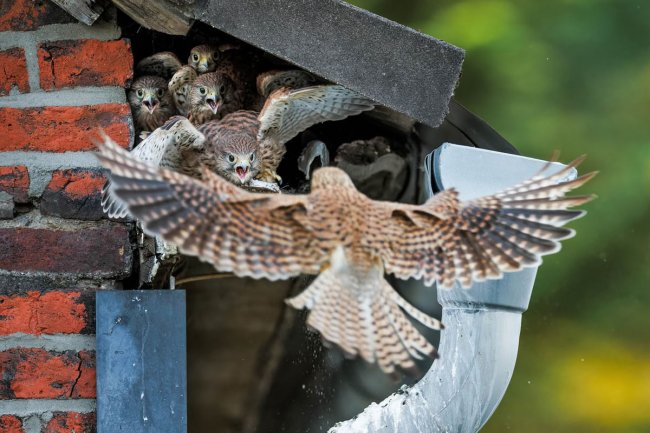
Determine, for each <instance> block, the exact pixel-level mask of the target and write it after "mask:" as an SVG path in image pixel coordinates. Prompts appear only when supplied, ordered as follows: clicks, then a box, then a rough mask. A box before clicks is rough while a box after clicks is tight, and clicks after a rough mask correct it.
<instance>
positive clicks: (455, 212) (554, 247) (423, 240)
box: [379, 158, 597, 288]
mask: <svg viewBox="0 0 650 433" xmlns="http://www.w3.org/2000/svg"><path fill="white" fill-rule="evenodd" d="M580 162H582V158H580V159H577V160H575V161H573V162H572V163H571V164H569V165H568V166H566V167H564V168H563V169H561V170H559V171H557V172H555V173H551V174H547V175H544V173H545V172H547V171H548V168H549V167H546V169H545V170H544V171H543V172H542V173H540V174H539V175H537V176H535V177H533V178H531V179H530V180H528V181H525V182H523V183H521V184H519V185H517V186H514V187H512V188H508V189H506V190H504V191H502V192H500V193H497V194H494V195H491V196H486V197H481V198H477V199H474V200H469V201H465V202H459V201H458V199H457V193H456V192H455V191H454V190H453V189H450V190H446V191H443V192H442V193H440V194H437V195H436V196H434V197H432V198H431V199H430V200H429V201H428V202H427V203H425V204H423V205H421V206H409V205H393V206H394V210H393V212H392V219H391V225H392V229H391V230H387V233H388V234H389V236H390V239H388V240H387V241H386V243H385V245H383V246H381V247H379V248H380V250H381V253H380V255H381V257H382V260H383V262H384V266H385V269H386V272H389V273H393V274H395V276H397V277H398V278H403V279H408V278H417V279H423V280H424V282H425V284H427V285H431V284H433V282H434V281H437V282H438V286H440V287H442V288H451V287H452V286H453V285H454V282H455V281H458V282H459V283H460V284H461V286H462V287H469V286H470V285H471V284H472V282H474V281H484V280H486V279H496V278H500V277H501V276H502V275H503V273H504V272H513V271H517V270H520V269H522V268H524V267H531V266H537V265H539V264H540V263H541V256H544V255H547V254H551V253H554V252H556V251H558V250H559V249H560V246H561V245H560V241H562V240H564V239H568V238H570V237H572V236H573V235H574V231H573V230H572V229H568V228H565V227H562V226H563V225H564V224H566V223H567V222H569V221H572V220H574V219H576V218H579V217H581V216H583V215H584V214H585V212H584V211H580V210H571V209H569V208H571V207H574V206H580V205H582V204H584V203H586V202H588V201H590V200H591V199H593V198H594V197H593V196H591V195H583V196H573V197H567V196H565V194H566V193H567V192H569V191H571V190H573V189H575V188H578V187H580V186H582V185H583V184H585V183H586V182H587V181H589V180H590V179H592V178H593V177H594V176H595V175H596V174H597V173H596V172H593V173H589V174H586V175H583V176H581V177H578V178H577V179H574V180H564V179H566V176H567V174H568V172H569V171H570V170H571V169H572V168H573V167H575V166H577V165H578V164H579V163H580Z"/></svg>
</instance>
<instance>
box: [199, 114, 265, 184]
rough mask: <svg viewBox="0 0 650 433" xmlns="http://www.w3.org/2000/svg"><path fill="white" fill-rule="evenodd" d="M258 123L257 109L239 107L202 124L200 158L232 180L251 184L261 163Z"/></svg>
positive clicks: (205, 163)
mask: <svg viewBox="0 0 650 433" xmlns="http://www.w3.org/2000/svg"><path fill="white" fill-rule="evenodd" d="M258 127H259V122H258V121H257V113H255V112H253V111H237V112H235V113H231V114H228V115H226V116H225V117H224V118H223V119H221V120H211V121H210V122H207V123H205V124H203V125H201V126H199V128H198V130H199V131H200V132H201V133H202V134H203V135H205V140H206V152H205V154H204V156H203V157H202V161H201V162H202V163H203V164H204V165H206V166H207V167H209V168H210V169H211V170H212V171H214V172H216V173H217V174H219V175H220V176H221V177H223V178H224V179H226V180H228V181H230V182H231V183H234V184H235V185H238V186H249V185H250V183H251V181H253V179H254V178H255V177H256V176H257V175H258V173H259V171H260V166H261V161H260V158H259V155H258V154H257V147H258V144H257V129H258Z"/></svg>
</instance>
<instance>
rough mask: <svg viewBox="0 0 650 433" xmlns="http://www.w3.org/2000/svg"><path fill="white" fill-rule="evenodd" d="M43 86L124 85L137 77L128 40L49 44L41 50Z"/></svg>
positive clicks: (40, 48) (40, 63) (57, 87)
mask: <svg viewBox="0 0 650 433" xmlns="http://www.w3.org/2000/svg"><path fill="white" fill-rule="evenodd" d="M38 63H39V65H40V70H41V87H42V88H43V89H44V90H52V89H59V88H62V87H74V86H120V87H124V86H125V85H126V84H127V82H128V81H129V80H130V79H131V78H133V55H132V54H131V45H130V44H129V42H128V41H126V40H124V39H121V40H117V41H98V40H94V39H89V40H82V41H80V40H74V41H56V42H47V43H43V44H41V45H40V47H39V49H38Z"/></svg>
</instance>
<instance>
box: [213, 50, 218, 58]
mask: <svg viewBox="0 0 650 433" xmlns="http://www.w3.org/2000/svg"><path fill="white" fill-rule="evenodd" d="M212 58H213V59H214V60H218V59H219V51H215V52H214V53H212Z"/></svg>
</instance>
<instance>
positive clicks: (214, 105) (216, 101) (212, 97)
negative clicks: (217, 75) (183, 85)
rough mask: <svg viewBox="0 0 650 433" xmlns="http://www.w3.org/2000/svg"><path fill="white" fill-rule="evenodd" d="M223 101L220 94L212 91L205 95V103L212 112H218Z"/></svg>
mask: <svg viewBox="0 0 650 433" xmlns="http://www.w3.org/2000/svg"><path fill="white" fill-rule="evenodd" d="M222 102H223V100H222V99H221V96H218V95H217V94H215V93H210V94H208V95H207V96H206V97H205V103H206V104H207V105H208V107H210V110H211V111H212V114H217V111H219V107H221V103H222Z"/></svg>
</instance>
